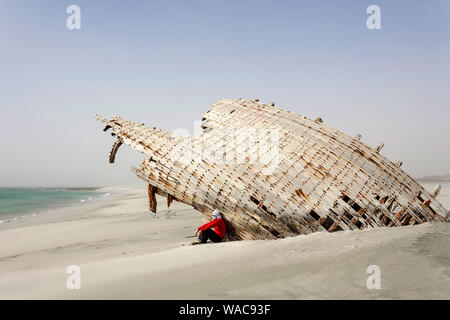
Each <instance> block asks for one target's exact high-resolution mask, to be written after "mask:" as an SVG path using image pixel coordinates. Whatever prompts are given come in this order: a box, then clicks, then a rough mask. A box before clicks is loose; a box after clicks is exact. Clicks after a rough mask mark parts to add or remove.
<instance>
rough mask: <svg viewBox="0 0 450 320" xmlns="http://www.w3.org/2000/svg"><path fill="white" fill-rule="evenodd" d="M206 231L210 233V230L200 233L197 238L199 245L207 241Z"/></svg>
mask: <svg viewBox="0 0 450 320" xmlns="http://www.w3.org/2000/svg"><path fill="white" fill-rule="evenodd" d="M207 231H210V229H208V230H205V231H202V233H200V235H199V236H198V241H200V242H201V243H206V241H208V233H207Z"/></svg>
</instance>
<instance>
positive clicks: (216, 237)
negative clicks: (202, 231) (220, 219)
mask: <svg viewBox="0 0 450 320" xmlns="http://www.w3.org/2000/svg"><path fill="white" fill-rule="evenodd" d="M206 231H210V232H208V234H207V236H208V238H209V239H211V241H212V242H220V241H222V239H221V238H220V237H219V235H218V234H217V233H215V232H214V231H213V230H211V229H208V230H206Z"/></svg>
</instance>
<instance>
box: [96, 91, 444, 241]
mask: <svg viewBox="0 0 450 320" xmlns="http://www.w3.org/2000/svg"><path fill="white" fill-rule="evenodd" d="M96 117H97V119H98V120H101V121H102V122H103V123H104V124H105V125H106V127H105V129H104V131H107V130H108V129H112V135H113V136H115V137H116V138H117V140H116V142H115V144H114V146H113V148H112V150H111V154H110V157H109V160H110V162H111V163H112V162H114V160H115V155H116V152H117V150H118V149H119V147H120V146H121V145H122V144H126V145H128V146H130V147H132V148H134V149H136V150H137V151H139V152H141V153H142V154H144V155H146V156H147V159H146V160H144V161H143V162H142V164H141V165H140V167H139V168H133V169H132V170H133V172H134V173H135V174H136V175H137V177H138V178H140V179H142V180H143V181H145V182H146V183H148V186H149V187H148V192H149V198H150V209H151V210H152V211H153V212H156V206H157V204H156V197H155V194H159V195H162V196H165V197H167V204H168V205H170V203H171V202H172V201H173V200H176V201H182V202H184V203H186V204H189V205H191V206H193V207H194V208H195V209H197V210H198V211H200V212H202V213H203V214H205V215H208V216H209V215H210V213H211V211H212V210H213V209H218V210H219V211H221V212H222V213H223V216H224V217H225V219H226V222H227V224H228V238H229V239H269V238H277V237H287V236H294V235H298V234H308V233H311V232H316V231H323V230H326V231H329V232H333V231H339V230H355V229H365V228H371V227H379V226H387V227H394V226H404V225H414V224H420V223H424V222H428V221H441V222H448V221H449V217H448V211H447V210H446V209H445V208H444V207H443V206H442V205H441V204H440V203H439V202H438V201H437V200H436V199H435V197H436V196H437V194H438V193H439V188H436V189H435V190H433V191H432V192H431V193H429V192H427V191H426V190H425V189H424V188H423V187H421V186H420V185H419V184H418V183H417V182H416V181H414V179H412V178H411V177H410V176H409V175H408V174H406V173H405V172H404V171H403V170H401V169H400V166H401V164H402V162H401V161H396V162H395V163H393V162H391V161H389V160H388V159H387V158H385V157H384V156H382V155H381V154H380V151H381V149H382V147H383V144H382V143H380V144H379V145H378V146H377V147H376V148H371V147H369V146H367V145H365V144H364V143H363V142H361V141H360V138H361V136H360V135H357V136H355V137H351V136H348V135H346V134H344V133H342V132H340V131H339V130H336V129H334V128H331V127H329V126H327V125H326V124H324V123H323V121H322V119H320V118H317V119H316V120H312V119H309V118H307V117H306V116H302V115H299V114H295V113H293V112H290V111H286V110H283V109H280V108H277V107H275V106H274V104H273V103H271V104H264V103H260V102H259V101H258V100H257V99H256V100H247V99H222V100H220V101H218V102H216V103H214V104H213V105H212V107H211V109H210V110H209V111H208V112H207V113H206V114H204V115H203V118H202V130H203V132H202V133H201V134H200V135H197V136H190V137H185V136H182V135H178V134H175V133H171V132H166V131H162V130H159V129H155V128H149V127H146V126H145V125H143V124H140V123H136V122H132V121H129V120H126V119H123V118H120V117H112V118H111V120H107V119H105V118H103V117H101V116H99V115H96Z"/></svg>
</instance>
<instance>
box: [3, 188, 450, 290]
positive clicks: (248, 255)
mask: <svg viewBox="0 0 450 320" xmlns="http://www.w3.org/2000/svg"><path fill="white" fill-rule="evenodd" d="M109 191H110V192H111V193H112V195H111V196H110V197H109V198H105V199H101V200H96V201H92V202H91V203H88V204H84V205H82V206H79V207H76V208H68V209H62V210H59V211H57V212H54V213H49V214H42V215H39V216H35V217H32V218H29V219H26V220H21V221H15V222H11V223H7V224H3V225H0V242H1V243H2V244H4V245H2V246H1V247H0V298H1V299H17V298H21V299H36V298H37V299H80V298H81V299H113V298H115V299H335V298H342V299H385V298H394V299H430V298H436V299H450V250H449V245H450V225H449V224H440V223H435V224H423V225H418V226H412V227H401V228H389V229H388V228H383V229H381V228H380V229H372V230H366V231H354V232H336V233H332V234H330V233H316V234H312V235H307V236H298V237H294V238H286V239H281V240H266V241H239V242H224V243H220V244H207V245H201V246H189V244H190V242H191V241H192V240H193V238H187V237H189V236H192V235H193V233H194V231H195V229H196V227H197V226H198V225H199V224H201V215H200V214H199V213H197V212H196V211H195V210H193V209H192V208H190V207H187V206H185V205H183V204H180V203H173V204H172V206H171V208H170V209H169V210H168V209H167V208H166V205H165V201H164V199H159V208H158V213H157V214H153V213H149V212H148V211H147V210H146V208H147V198H146V191H145V188H131V187H129V188H125V187H124V188H112V189H110V190H109ZM5 244H6V245H5ZM69 265H78V266H80V268H81V289H80V290H69V289H67V287H66V280H67V278H68V276H69V275H68V274H67V273H66V268H67V267H68V266H69ZM369 265H377V266H379V267H380V270H381V289H380V290H376V289H374V290H369V289H368V288H367V286H366V280H367V278H368V277H369V276H370V274H367V272H366V271H367V267H368V266H369Z"/></svg>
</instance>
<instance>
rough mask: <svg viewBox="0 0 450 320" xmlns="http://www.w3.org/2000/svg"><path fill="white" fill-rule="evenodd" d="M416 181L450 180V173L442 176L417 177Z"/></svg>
mask: <svg viewBox="0 0 450 320" xmlns="http://www.w3.org/2000/svg"><path fill="white" fill-rule="evenodd" d="M417 180H418V181H450V174H446V175H442V176H425V177H422V178H418V179H417Z"/></svg>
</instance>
